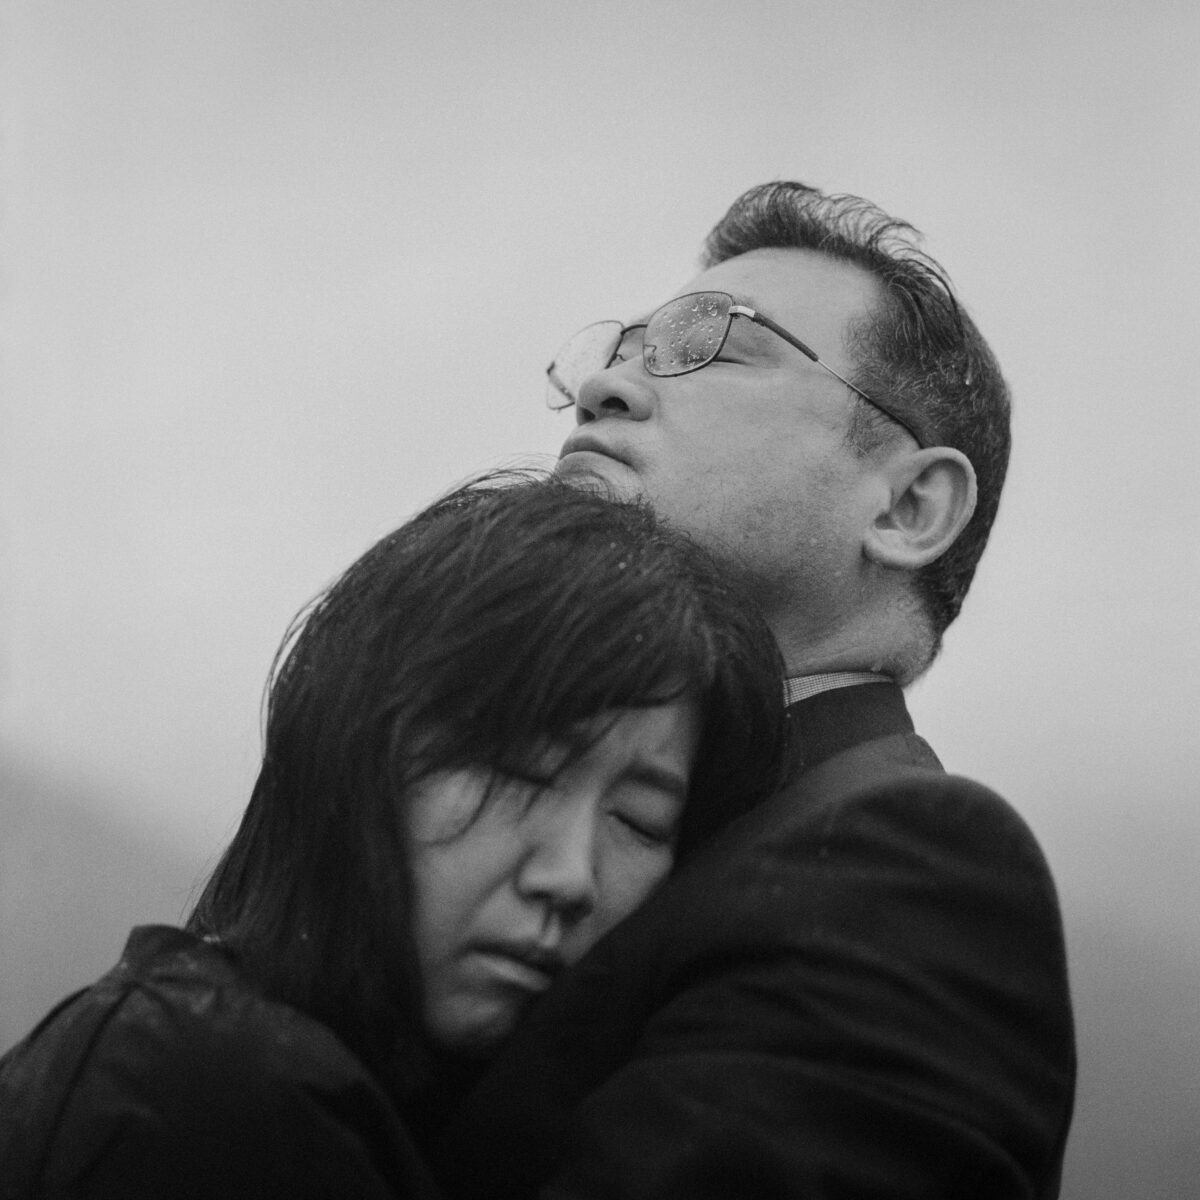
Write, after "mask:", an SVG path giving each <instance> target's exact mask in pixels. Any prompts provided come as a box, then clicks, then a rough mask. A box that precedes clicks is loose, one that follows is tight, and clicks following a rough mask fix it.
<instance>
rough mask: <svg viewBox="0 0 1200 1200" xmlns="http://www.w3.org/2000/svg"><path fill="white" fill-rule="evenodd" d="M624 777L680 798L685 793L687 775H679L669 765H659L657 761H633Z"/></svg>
mask: <svg viewBox="0 0 1200 1200" xmlns="http://www.w3.org/2000/svg"><path fill="white" fill-rule="evenodd" d="M626 778H628V779H631V780H633V782H634V783H644V784H647V785H648V786H650V787H653V788H657V789H658V790H659V791H662V792H666V793H668V794H669V795H672V796H676V797H678V798H679V799H680V800H682V799H683V798H684V797H685V796H686V795H687V790H688V779H687V776H685V775H681V774H680V773H679V772H678V771H673V770H671V769H670V768H669V767H660V766H659V765H658V764H657V763H639V762H635V763H633V764H632V766H630V768H629V770H628V771H627V772H626Z"/></svg>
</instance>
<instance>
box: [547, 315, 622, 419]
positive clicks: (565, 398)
mask: <svg viewBox="0 0 1200 1200" xmlns="http://www.w3.org/2000/svg"><path fill="white" fill-rule="evenodd" d="M620 341H621V322H620V321H597V322H596V323H595V324H594V325H589V326H588V327H587V328H586V329H581V330H580V331H579V332H578V333H577V334H576V335H575V336H574V337H573V338H571V339H569V340H568V342H567V344H566V345H565V346H563V348H562V349H561V350H560V351H559V352H558V353H557V354H556V355H555V356H554V361H553V362H552V363H551V364H550V365H549V366H548V367H547V368H546V377H547V379H548V380H549V385H548V386H547V388H546V404H547V405H548V406H549V407H550V408H566V407H567V406H568V405H571V404H574V403H575V400H576V398H577V397H578V396H579V389H580V388H581V387H582V386H583V381H584V380H585V379H586V378H587V377H588V376H589V375H593V374H595V373H596V372H597V371H603V370H604V368H605V367H607V366H608V364H609V363H610V362H612V357H613V355H614V354H615V353H616V350H617V346H618V345H619V343H620Z"/></svg>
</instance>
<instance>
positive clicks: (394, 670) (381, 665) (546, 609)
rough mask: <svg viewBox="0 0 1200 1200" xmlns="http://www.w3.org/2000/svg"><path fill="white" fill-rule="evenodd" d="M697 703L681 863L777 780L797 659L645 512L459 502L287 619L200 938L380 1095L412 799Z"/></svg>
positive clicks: (691, 546)
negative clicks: (373, 1076)
mask: <svg viewBox="0 0 1200 1200" xmlns="http://www.w3.org/2000/svg"><path fill="white" fill-rule="evenodd" d="M680 696H686V697H688V698H693V699H695V701H696V702H697V703H698V706H699V711H700V721H701V724H700V740H699V749H698V755H697V761H696V763H695V767H694V771H693V775H692V786H691V788H690V791H689V795H688V800H687V804H686V805H685V809H684V816H683V818H682V828H681V832H680V845H679V853H680V854H686V853H687V852H688V850H689V849H690V848H691V847H692V846H694V845H696V844H698V843H699V842H700V841H701V840H703V839H704V838H705V837H706V836H707V835H708V834H709V833H710V832H711V831H712V830H713V829H714V828H716V827H717V826H718V825H719V824H722V823H723V822H724V821H726V820H728V819H729V818H731V817H732V816H734V815H736V814H737V813H738V812H739V811H741V810H742V808H743V807H746V806H749V805H750V804H752V803H754V802H755V801H756V800H758V799H761V798H762V797H763V796H765V795H767V794H769V793H770V792H771V791H773V790H774V789H775V788H776V787H777V786H778V785H779V783H780V782H781V771H782V770H783V769H784V766H785V764H784V750H785V747H786V724H785V718H784V716H783V705H782V664H781V662H780V659H779V654H778V650H777V648H776V645H775V642H774V639H773V638H772V636H771V634H770V631H769V630H768V628H767V626H766V624H765V623H764V622H763V621H762V620H761V618H760V617H759V616H758V615H757V614H756V612H755V610H754V607H753V605H751V604H750V603H749V602H748V601H747V599H746V597H745V596H744V594H743V593H742V592H741V590H740V588H739V586H738V585H737V584H736V583H735V582H733V581H731V580H730V579H729V578H727V577H726V576H725V575H723V574H721V573H719V572H718V570H717V569H716V567H715V566H714V565H713V563H712V561H711V560H710V559H709V557H708V555H707V554H706V552H705V551H704V550H702V549H701V548H700V547H698V546H697V545H696V544H695V543H693V542H692V541H690V540H688V539H687V538H685V537H684V536H683V535H680V534H675V533H672V532H671V531H670V530H668V529H666V528H665V527H664V526H663V524H662V522H661V521H660V520H659V519H658V518H656V517H655V516H654V514H653V513H652V512H651V511H650V509H649V508H648V507H647V506H645V505H644V504H641V503H634V502H616V501H612V500H609V499H606V498H603V497H601V496H599V495H597V494H593V493H590V492H587V491H584V490H581V489H579V488H575V487H571V486H569V485H567V484H564V483H562V482H560V481H558V480H555V479H553V478H543V477H540V476H537V477H535V476H532V475H530V474H529V473H511V472H509V473H504V474H493V475H489V476H486V477H484V478H482V479H480V480H476V481H475V482H473V483H471V484H467V485H465V486H463V487H460V488H458V489H456V490H455V491H453V492H451V493H450V494H448V495H447V496H445V497H444V498H442V499H440V500H438V501H437V502H435V503H434V504H432V505H431V506H429V507H428V508H427V509H425V510H424V511H423V512H421V513H419V514H418V515H417V516H416V517H414V518H413V519H412V520H410V521H408V522H407V523H405V524H404V525H403V526H401V527H400V528H399V529H397V530H396V531H395V532H394V533H391V534H390V535H388V536H387V537H385V538H383V540H382V541H380V542H379V543H378V544H377V545H375V546H374V547H373V548H372V549H370V550H368V551H367V552H366V553H365V554H364V555H363V556H362V557H361V558H360V559H359V560H358V561H357V562H355V563H354V564H353V565H352V566H351V567H350V568H349V569H348V570H347V571H346V572H345V573H344V574H343V575H342V576H341V577H340V578H339V579H338V580H337V581H336V582H335V583H334V584H333V585H332V586H331V587H329V588H328V589H327V590H326V591H325V592H324V593H323V594H322V595H321V596H319V597H318V598H317V600H316V601H315V602H314V603H313V604H312V605H311V606H310V607H309V608H308V609H307V610H306V611H304V612H302V613H301V614H300V616H299V617H297V619H296V621H294V622H293V625H292V627H291V629H290V630H289V633H288V635H287V637H285V639H284V642H283V644H282V645H281V647H280V649H279V652H278V654H277V655H276V661H275V666H274V668H273V670H272V678H271V680H270V681H269V684H268V694H267V701H266V721H265V731H264V754H263V763H262V768H261V772H260V774H259V777H258V781H257V783H256V784H255V787H254V791H253V794H252V796H251V799H250V803H249V806H248V807H247V810H246V813H245V816H244V818H243V821H242V824H241V827H240V828H239V830H238V832H237V834H236V835H235V836H234V838H233V841H232V842H231V844H230V846H229V847H228V849H227V850H226V852H225V855H224V857H223V858H222V860H221V862H220V863H219V864H218V866H217V868H216V870H215V871H214V873H213V874H212V876H211V878H210V879H209V881H208V883H207V885H206V886H205V888H204V890H203V893H202V895H201V896H200V898H199V900H198V902H197V904H196V906H195V909H194V910H193V912H192V915H191V918H190V920H189V923H188V927H189V928H190V929H191V930H192V931H193V932H195V933H198V934H201V935H204V936H210V937H216V938H218V939H219V940H220V942H221V943H222V945H224V946H225V947H226V948H227V949H228V950H229V951H230V952H231V953H232V954H233V956H234V957H235V959H236V960H237V961H238V963H239V966H240V967H241V969H242V970H243V971H244V973H245V974H246V975H247V976H248V977H249V978H250V979H251V980H252V981H253V982H254V983H255V984H256V985H257V986H258V987H259V988H260V989H261V990H262V991H263V992H264V994H266V995H267V996H269V997H271V998H272V999H276V1000H280V1001H283V1002H285V1003H288V1004H291V1005H293V1006H295V1007H297V1008H299V1009H301V1010H302V1011H304V1012H307V1013H309V1014H310V1015H312V1016H314V1017H316V1018H317V1019H319V1020H321V1021H323V1022H325V1023H326V1024H327V1025H328V1026H329V1027H331V1028H332V1029H333V1030H334V1031H335V1032H336V1033H337V1034H338V1035H339V1036H340V1037H341V1038H342V1039H343V1040H344V1041H345V1042H346V1043H347V1044H348V1045H350V1046H351V1047H352V1048H353V1049H354V1050H355V1051H356V1052H357V1053H359V1054H360V1055H361V1056H362V1057H363V1059H364V1061H366V1062H367V1063H368V1064H369V1065H371V1066H372V1068H373V1069H374V1070H376V1072H377V1073H378V1074H380V1075H381V1076H383V1077H384V1078H385V1080H386V1078H387V1077H388V1076H389V1075H390V1074H392V1073H393V1071H397V1072H399V1074H398V1075H396V1076H395V1078H400V1077H402V1076H404V1075H406V1074H410V1073H411V1072H412V1070H413V1068H414V1066H415V1065H416V1064H419V1063H420V1061H421V1058H422V1051H421V1049H420V1034H419V1029H420V1001H419V994H420V993H419V979H418V977H417V969H416V965H415V963H416V959H415V955H414V953H413V948H412V941H411V928H410V915H411V911H412V908H411V896H410V890H409V889H410V887H411V883H410V880H409V876H408V867H407V864H408V861H409V856H408V850H407V839H406V836H405V832H404V829H405V825H404V806H405V804H406V802H407V800H408V798H409V796H410V795H411V793H412V788H413V785H414V783H416V782H417V781H418V780H420V779H422V778H424V777H426V776H428V775H430V774H433V773H435V772H439V771H453V770H456V769H458V768H462V767H466V766H470V765H480V764H482V765H485V766H488V767H491V768H493V769H494V770H496V771H497V772H516V773H518V774H520V773H521V772H528V771H530V770H531V769H533V767H534V765H535V763H536V762H537V759H538V755H539V752H542V754H543V757H544V751H545V749H546V748H547V743H548V742H551V741H557V740H559V739H562V740H563V743H564V745H567V746H571V745H575V744H576V743H577V742H578V730H579V726H580V722H586V721H588V720H589V719H591V718H595V717H597V716H599V715H600V714H603V713H606V712H607V711H609V710H611V709H613V708H617V707H634V708H640V707H646V706H652V705H658V704H662V703H665V702H668V701H670V700H672V699H674V698H676V697H680ZM573 733H574V735H575V736H574V737H573V738H572V737H571V736H570V735H572V734H573ZM584 749H586V747H576V750H575V753H576V754H578V753H582V752H583V751H584ZM563 765H565V763H564V764H563ZM484 803H487V800H486V799H485V801H484ZM397 1056H399V1057H397Z"/></svg>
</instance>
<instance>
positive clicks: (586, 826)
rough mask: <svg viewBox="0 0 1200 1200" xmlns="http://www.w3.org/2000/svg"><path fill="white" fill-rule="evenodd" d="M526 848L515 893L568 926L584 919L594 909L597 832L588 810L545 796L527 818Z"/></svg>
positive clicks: (519, 868)
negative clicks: (543, 906) (543, 907)
mask: <svg viewBox="0 0 1200 1200" xmlns="http://www.w3.org/2000/svg"><path fill="white" fill-rule="evenodd" d="M523 823H524V824H525V825H526V826H527V829H526V839H527V841H526V847H525V853H524V857H523V858H522V860H521V862H520V864H519V866H518V869H517V878H516V885H517V890H518V891H519V892H520V893H521V895H522V896H524V897H525V898H527V899H530V900H534V901H538V902H540V903H545V904H548V905H549V906H550V907H551V908H552V909H554V910H555V912H556V913H558V915H559V916H560V917H561V918H562V919H563V920H564V921H568V922H574V921H579V920H582V919H583V918H584V917H586V916H587V915H588V914H589V913H591V912H592V911H593V910H594V909H595V907H596V900H597V886H596V827H595V814H594V812H593V811H592V810H591V806H590V805H586V806H585V805H583V804H571V803H568V802H559V801H556V800H555V799H554V798H552V797H549V796H547V797H543V799H542V802H541V803H539V804H537V805H535V806H534V808H532V809H531V810H530V811H529V812H528V813H526V815H525V817H524V818H523Z"/></svg>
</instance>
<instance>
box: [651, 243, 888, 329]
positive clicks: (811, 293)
mask: <svg viewBox="0 0 1200 1200" xmlns="http://www.w3.org/2000/svg"><path fill="white" fill-rule="evenodd" d="M691 292H726V293H727V294H728V295H730V296H732V297H733V300H734V303H735V304H744V305H746V306H747V307H748V308H753V309H755V310H756V311H759V312H762V313H764V314H765V315H766V316H769V317H772V318H773V319H775V320H778V321H782V322H783V323H785V324H786V318H788V317H789V316H790V317H793V318H795V319H798V320H800V321H801V322H802V323H805V324H811V323H812V322H813V321H814V320H816V321H818V322H819V323H822V324H823V323H825V322H831V323H832V324H835V325H838V326H840V325H842V323H843V321H845V320H848V319H851V318H853V317H856V316H858V315H859V314H861V313H863V312H865V311H867V310H868V309H870V308H871V307H873V306H874V304H875V303H876V302H877V301H878V299H879V297H880V295H881V287H880V285H879V282H878V280H876V279H875V278H874V276H872V275H871V274H870V273H869V272H867V271H866V270H864V269H863V268H862V267H859V266H858V265H857V264H855V263H849V262H844V261H841V260H839V259H834V258H831V257H830V256H829V255H826V254H821V253H820V252H818V251H816V250H804V249H800V248H796V247H772V248H769V249H762V250H750V251H748V252H747V253H745V254H739V255H737V256H736V257H734V258H727V259H725V260H724V261H722V262H719V263H716V264H715V265H713V266H711V267H707V268H705V269H704V270H702V271H701V272H700V273H699V274H697V275H694V276H693V277H692V278H691V279H689V280H688V281H687V282H686V283H684V284H682V285H681V286H680V287H679V288H677V289H676V290H675V291H674V292H673V293H672V294H671V295H670V296H665V297H664V298H663V299H662V300H661V301H660V302H659V304H657V305H655V306H654V307H653V308H650V309H646V310H644V311H643V312H641V313H639V314H638V315H637V316H636V317H634V318H633V320H632V321H631V322H630V323H631V324H633V323H636V322H644V321H645V320H646V318H647V317H648V316H649V315H650V314H651V313H652V312H654V311H655V309H657V308H658V307H660V306H661V305H662V304H665V303H667V302H668V301H669V300H672V299H675V298H677V297H679V296H686V295H688V294H689V293H691Z"/></svg>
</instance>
